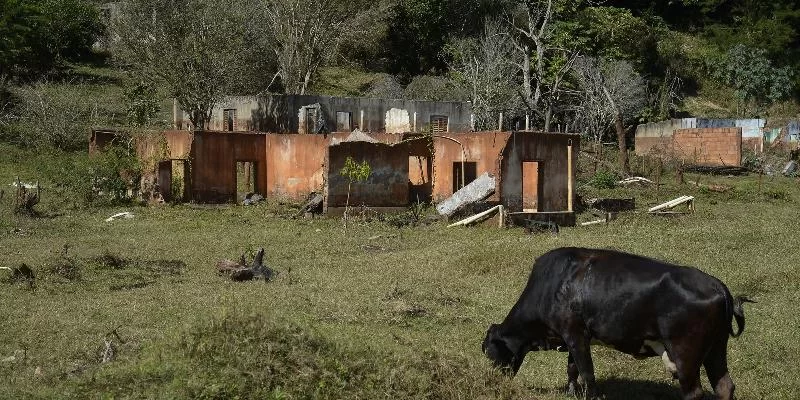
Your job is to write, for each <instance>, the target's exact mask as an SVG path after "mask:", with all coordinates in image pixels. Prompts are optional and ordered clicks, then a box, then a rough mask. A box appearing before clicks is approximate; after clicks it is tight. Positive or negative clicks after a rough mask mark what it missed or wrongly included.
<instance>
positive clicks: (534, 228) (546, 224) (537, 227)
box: [523, 219, 559, 235]
mask: <svg viewBox="0 0 800 400" xmlns="http://www.w3.org/2000/svg"><path fill="white" fill-rule="evenodd" d="M523 229H524V230H525V233H527V234H528V235H532V234H534V233H545V232H550V233H552V234H553V235H558V231H559V228H558V224H557V223H555V222H553V221H537V220H533V219H529V220H526V221H525V225H524V226H523Z"/></svg>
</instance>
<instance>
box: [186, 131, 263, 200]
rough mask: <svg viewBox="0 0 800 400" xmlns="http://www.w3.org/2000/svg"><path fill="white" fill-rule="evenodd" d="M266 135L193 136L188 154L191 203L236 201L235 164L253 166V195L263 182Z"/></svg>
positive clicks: (261, 188)
mask: <svg viewBox="0 0 800 400" xmlns="http://www.w3.org/2000/svg"><path fill="white" fill-rule="evenodd" d="M265 157H266V135H264V134H253V133H237V132H210V131H206V132H195V135H194V140H193V141H192V150H191V175H192V187H191V195H192V199H193V200H195V201H197V202H201V203H219V202H230V201H235V200H236V163H237V162H239V161H252V162H255V163H256V164H255V174H256V176H255V188H254V191H255V192H262V193H263V190H264V188H266V186H267V185H266V182H267V179H266V178H267V162H266V158H265Z"/></svg>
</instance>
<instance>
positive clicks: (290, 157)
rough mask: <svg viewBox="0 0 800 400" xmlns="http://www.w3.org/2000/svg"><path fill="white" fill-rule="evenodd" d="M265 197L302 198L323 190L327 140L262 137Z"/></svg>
mask: <svg viewBox="0 0 800 400" xmlns="http://www.w3.org/2000/svg"><path fill="white" fill-rule="evenodd" d="M265 136H266V138H267V149H266V154H265V155H264V157H265V161H267V164H268V166H267V185H266V188H267V189H266V192H265V193H264V194H265V195H266V196H267V197H272V196H279V197H290V198H295V199H302V198H305V197H306V196H307V195H308V194H309V193H310V192H318V193H321V192H322V189H323V182H324V176H323V166H324V164H325V155H326V151H327V147H328V142H329V140H330V139H329V138H326V137H325V136H323V135H265Z"/></svg>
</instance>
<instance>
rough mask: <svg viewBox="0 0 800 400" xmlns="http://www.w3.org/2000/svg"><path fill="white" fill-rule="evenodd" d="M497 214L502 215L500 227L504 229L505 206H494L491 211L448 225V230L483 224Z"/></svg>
mask: <svg viewBox="0 0 800 400" xmlns="http://www.w3.org/2000/svg"><path fill="white" fill-rule="evenodd" d="M495 212H496V213H498V214H499V215H500V227H501V228H502V227H503V219H504V217H503V206H502V205H499V206H494V207H492V208H490V209H488V210H486V211H484V212H481V213H478V214H475V215H473V216H471V217H467V218H464V219H462V220H461V221H458V222H455V223H452V224H450V225H448V226H447V227H448V228H452V227H454V226H470V225H472V224H475V223H478V222H481V221H483V220H485V219H487V218H489V217H490V216H491V215H492V214H494V213H495Z"/></svg>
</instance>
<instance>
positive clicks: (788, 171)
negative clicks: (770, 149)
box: [781, 160, 797, 176]
mask: <svg viewBox="0 0 800 400" xmlns="http://www.w3.org/2000/svg"><path fill="white" fill-rule="evenodd" d="M796 172H797V161H794V160H792V161H789V162H788V163H786V166H785V167H783V171H782V172H781V173H782V174H783V176H790V175H792V174H794V173H796Z"/></svg>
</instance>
